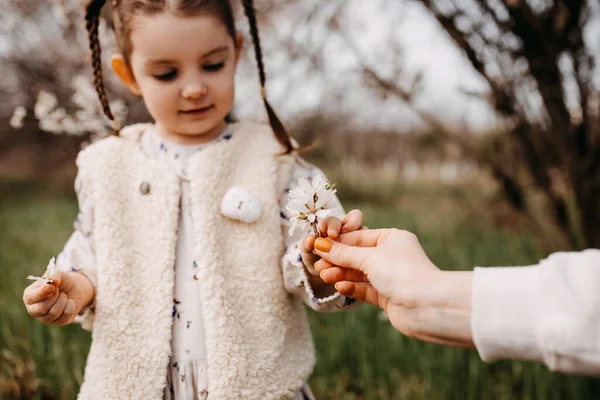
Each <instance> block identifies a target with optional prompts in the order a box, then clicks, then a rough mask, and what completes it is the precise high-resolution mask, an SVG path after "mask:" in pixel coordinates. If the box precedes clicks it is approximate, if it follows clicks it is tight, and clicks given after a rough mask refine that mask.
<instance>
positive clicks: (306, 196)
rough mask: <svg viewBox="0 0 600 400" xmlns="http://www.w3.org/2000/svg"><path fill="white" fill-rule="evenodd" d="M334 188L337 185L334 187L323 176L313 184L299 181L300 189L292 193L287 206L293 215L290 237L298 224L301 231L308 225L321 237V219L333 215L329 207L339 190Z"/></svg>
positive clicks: (319, 176)
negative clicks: (319, 224) (319, 225)
mask: <svg viewBox="0 0 600 400" xmlns="http://www.w3.org/2000/svg"><path fill="white" fill-rule="evenodd" d="M334 187H335V184H334V185H332V184H331V183H330V182H329V181H326V180H325V179H324V178H323V177H322V176H321V175H317V176H316V177H315V178H314V179H313V180H312V182H309V181H308V180H306V179H304V178H300V179H298V187H297V188H295V189H293V190H291V191H290V194H289V198H290V201H289V202H288V204H287V206H286V209H287V210H288V211H291V212H292V214H293V215H292V217H291V218H290V222H291V223H292V226H291V228H290V230H289V234H290V236H292V235H293V234H294V231H295V230H296V227H297V226H298V224H300V229H304V227H305V226H306V225H307V224H308V225H309V226H310V227H311V228H312V229H313V231H314V232H315V235H316V236H317V237H319V236H320V235H319V230H318V228H317V224H318V223H319V218H326V217H328V216H329V214H331V210H329V209H328V206H329V203H331V201H332V200H333V199H335V193H336V192H337V190H336V189H334Z"/></svg>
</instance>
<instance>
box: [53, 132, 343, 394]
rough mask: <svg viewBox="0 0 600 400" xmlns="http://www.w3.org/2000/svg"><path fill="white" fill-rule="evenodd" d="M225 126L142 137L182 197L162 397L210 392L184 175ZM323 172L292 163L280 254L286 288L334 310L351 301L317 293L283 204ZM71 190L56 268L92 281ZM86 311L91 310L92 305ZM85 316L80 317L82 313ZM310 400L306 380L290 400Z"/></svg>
mask: <svg viewBox="0 0 600 400" xmlns="http://www.w3.org/2000/svg"><path fill="white" fill-rule="evenodd" d="M233 134H234V133H233V130H232V129H231V127H230V126H229V127H228V128H227V129H226V130H225V131H224V132H223V134H221V136H220V137H219V138H217V139H215V140H213V141H211V142H209V143H205V144H200V145H181V144H176V143H172V142H168V141H166V140H165V139H163V138H162V137H161V135H160V133H158V132H157V131H156V130H154V129H151V130H149V131H147V132H146V133H145V134H144V135H143V136H142V138H141V141H142V148H143V150H144V152H145V153H146V154H147V155H148V156H149V157H151V158H153V159H155V160H158V161H160V162H164V163H166V164H167V165H168V166H169V167H170V168H172V169H173V171H175V173H176V174H177V175H178V176H179V177H180V182H181V189H182V190H181V194H182V195H181V200H180V213H179V226H178V232H177V234H178V240H177V258H176V262H175V265H174V274H175V288H174V298H173V308H172V318H173V327H172V339H171V348H172V354H171V359H170V363H169V366H168V370H167V387H166V388H165V393H164V399H165V400H172V399H186V400H187V399H190V400H196V399H199V400H201V399H205V398H206V397H207V396H208V374H207V363H206V347H205V333H204V318H203V315H202V302H201V296H200V285H199V282H198V279H197V277H196V273H197V272H198V265H197V263H196V261H195V260H194V243H193V221H192V218H191V215H190V213H191V206H190V201H189V197H190V187H189V186H190V185H189V182H188V180H187V177H186V172H187V171H186V167H187V161H188V160H189V158H190V156H191V155H193V154H194V153H195V152H197V151H202V150H203V149H204V148H206V147H207V146H211V145H213V144H214V143H217V142H222V141H229V140H230V139H231V137H232V135H233ZM319 174H320V175H323V173H322V172H321V171H320V170H319V169H318V168H316V167H314V166H312V165H310V164H308V163H306V162H304V161H302V160H298V162H297V164H296V166H295V167H294V170H293V174H292V178H291V179H290V182H289V185H288V188H286V190H285V191H284V192H283V193H281V198H280V212H281V227H282V235H284V236H285V238H286V251H285V254H284V256H283V258H282V269H283V277H284V284H285V287H286V289H287V290H288V291H289V292H291V293H293V294H295V295H297V296H299V297H300V298H301V299H302V300H303V301H304V302H305V303H306V304H307V305H309V306H310V307H311V308H313V309H315V310H317V311H321V312H327V311H337V310H339V309H341V308H346V307H349V306H350V305H351V304H352V303H353V300H352V299H349V298H345V297H344V296H341V295H339V293H336V292H335V290H334V289H333V288H331V287H326V289H325V291H324V292H323V293H315V292H314V291H313V290H312V288H311V286H310V284H309V282H308V277H307V275H306V272H305V267H304V265H303V263H302V257H301V252H300V248H299V243H300V240H301V239H302V238H303V237H304V235H306V234H307V233H309V232H308V231H297V232H295V234H294V235H293V236H291V237H290V236H289V235H288V233H287V232H288V229H289V226H290V223H289V217H290V216H291V215H289V212H288V211H287V210H286V208H285V206H286V205H287V202H288V196H287V192H289V190H290V189H291V188H293V187H295V186H296V185H297V184H298V178H301V177H302V178H306V179H309V180H310V179H312V178H313V177H315V176H317V175H319ZM75 189H76V192H77V195H78V199H79V207H80V211H79V214H78V216H77V219H76V220H75V224H74V227H75V232H74V233H73V235H72V236H71V238H70V239H69V241H68V242H67V243H66V245H65V247H64V249H63V251H62V252H61V254H59V256H58V258H57V267H58V268H59V269H61V270H67V271H75V270H77V271H80V272H82V273H85V274H86V275H87V276H88V277H89V278H90V280H91V281H92V283H94V284H96V280H95V276H96V273H95V270H96V268H97V265H96V260H95V249H94V238H93V233H92V232H93V218H92V215H93V204H90V203H91V202H90V199H89V198H88V197H87V196H86V194H85V193H82V192H81V190H80V185H79V184H78V182H77V181H76V183H75ZM334 203H335V204H333V206H332V208H331V209H332V213H333V215H335V216H337V217H339V218H342V217H343V216H344V215H345V212H344V210H343V208H342V206H341V204H340V203H339V200H338V199H337V198H336V199H335V200H334ZM85 312H86V313H87V312H93V307H90V308H89V309H88V310H86V311H85ZM81 319H82V320H83V318H81ZM305 399H314V397H313V395H312V393H311V391H310V388H309V387H308V385H307V384H305V385H304V386H303V388H302V389H301V391H300V392H299V393H298V394H297V395H296V396H295V397H294V399H293V400H305Z"/></svg>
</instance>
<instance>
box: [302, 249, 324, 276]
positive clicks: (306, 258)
mask: <svg viewBox="0 0 600 400" xmlns="http://www.w3.org/2000/svg"><path fill="white" fill-rule="evenodd" d="M320 259H321V257H319V256H318V255H316V254H313V253H302V262H303V263H304V265H305V266H306V267H307V268H309V269H312V271H311V273H312V274H316V275H319V273H318V272H317V271H315V269H314V268H315V267H314V265H315V263H316V262H317V261H319V260H320Z"/></svg>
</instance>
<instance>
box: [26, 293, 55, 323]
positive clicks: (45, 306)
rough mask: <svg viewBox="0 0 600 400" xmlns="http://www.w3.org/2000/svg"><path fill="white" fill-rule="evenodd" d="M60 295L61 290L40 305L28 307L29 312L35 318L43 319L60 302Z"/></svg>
mask: <svg viewBox="0 0 600 400" xmlns="http://www.w3.org/2000/svg"><path fill="white" fill-rule="evenodd" d="M59 295H60V291H59V290H55V291H54V292H53V293H52V294H51V295H50V297H48V298H46V299H44V300H42V301H40V302H39V303H35V304H32V305H30V306H27V312H28V313H29V315H31V316H32V317H34V318H39V317H43V316H44V315H46V314H47V313H48V311H49V310H50V308H52V306H53V305H54V303H56V300H58V296H59Z"/></svg>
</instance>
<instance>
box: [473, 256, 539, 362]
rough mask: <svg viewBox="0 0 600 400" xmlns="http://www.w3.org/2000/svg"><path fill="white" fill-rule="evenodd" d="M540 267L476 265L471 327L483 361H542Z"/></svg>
mask: <svg viewBox="0 0 600 400" xmlns="http://www.w3.org/2000/svg"><path fill="white" fill-rule="evenodd" d="M539 269H540V267H539V266H530V267H519V268H510V267H500V268H498V267H495V268H475V273H474V278H473V297H472V315H471V329H472V333H473V342H474V343H475V346H476V347H477V351H478V352H479V356H480V357H481V359H482V360H483V361H486V362H493V361H496V360H499V359H520V360H530V361H541V360H542V359H543V351H542V343H541V340H540V335H539V332H538V323H537V319H538V313H539V311H540V304H539V302H540V300H541V284H540V271H539Z"/></svg>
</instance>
